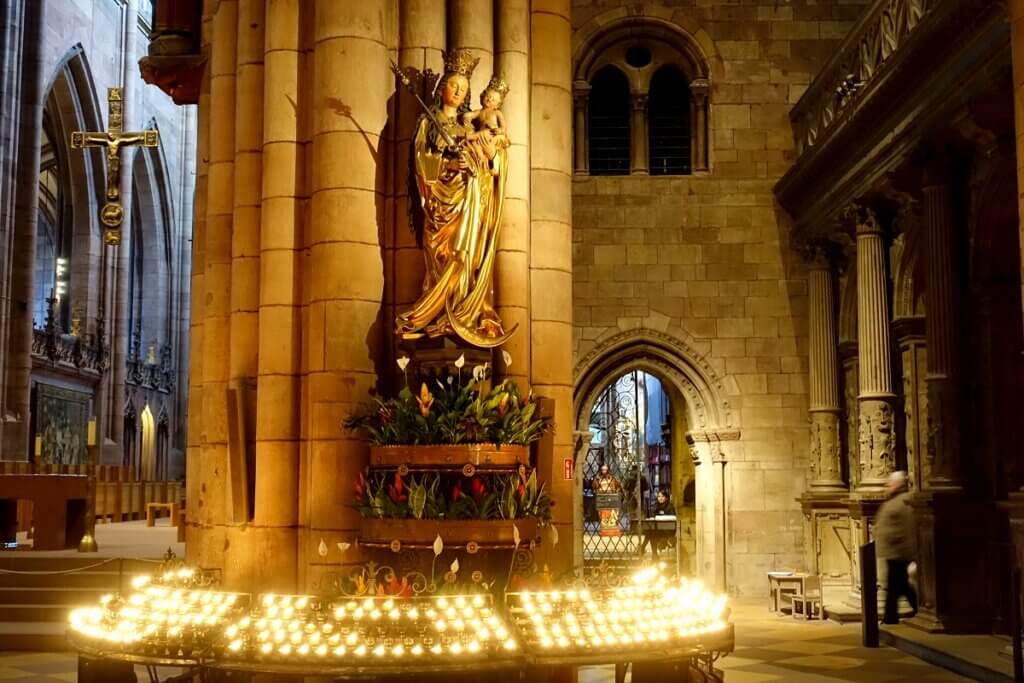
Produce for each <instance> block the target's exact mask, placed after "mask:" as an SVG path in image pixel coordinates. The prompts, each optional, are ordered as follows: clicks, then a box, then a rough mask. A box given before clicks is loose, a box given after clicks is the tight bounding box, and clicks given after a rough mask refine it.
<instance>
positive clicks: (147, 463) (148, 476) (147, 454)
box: [141, 403, 157, 481]
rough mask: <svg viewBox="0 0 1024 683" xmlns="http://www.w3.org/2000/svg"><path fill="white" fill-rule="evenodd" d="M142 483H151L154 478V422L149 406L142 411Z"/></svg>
mask: <svg viewBox="0 0 1024 683" xmlns="http://www.w3.org/2000/svg"><path fill="white" fill-rule="evenodd" d="M141 456H142V457H141V464H142V468H141V469H142V472H141V475H142V476H141V478H142V480H143V481H153V480H155V479H156V478H157V477H156V420H155V419H153V411H152V410H150V408H149V404H148V403H147V404H146V407H145V408H143V409H142V453H141Z"/></svg>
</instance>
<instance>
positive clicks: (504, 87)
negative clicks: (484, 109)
mask: <svg viewBox="0 0 1024 683" xmlns="http://www.w3.org/2000/svg"><path fill="white" fill-rule="evenodd" d="M487 90H493V91H494V92H496V93H498V94H499V95H501V96H502V97H505V95H507V94H508V83H506V82H505V79H504V78H498V77H497V76H491V81H490V82H489V83H488V84H487V87H486V88H484V91H485V92H486V91H487Z"/></svg>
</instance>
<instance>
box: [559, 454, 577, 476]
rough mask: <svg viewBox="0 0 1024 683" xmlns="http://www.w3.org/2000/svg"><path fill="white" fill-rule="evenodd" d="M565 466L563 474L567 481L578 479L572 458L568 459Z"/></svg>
mask: <svg viewBox="0 0 1024 683" xmlns="http://www.w3.org/2000/svg"><path fill="white" fill-rule="evenodd" d="M563 464H564V466H565V469H564V471H563V472H562V476H563V477H565V480H566V481H572V480H573V479H575V478H576V477H575V472H574V469H575V468H574V466H573V462H572V458H566V459H565V462H564V463H563Z"/></svg>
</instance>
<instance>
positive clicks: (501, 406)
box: [498, 393, 508, 417]
mask: <svg viewBox="0 0 1024 683" xmlns="http://www.w3.org/2000/svg"><path fill="white" fill-rule="evenodd" d="M507 412H508V394H507V393H503V394H502V395H501V400H500V401H498V415H500V416H502V417H505V413H507Z"/></svg>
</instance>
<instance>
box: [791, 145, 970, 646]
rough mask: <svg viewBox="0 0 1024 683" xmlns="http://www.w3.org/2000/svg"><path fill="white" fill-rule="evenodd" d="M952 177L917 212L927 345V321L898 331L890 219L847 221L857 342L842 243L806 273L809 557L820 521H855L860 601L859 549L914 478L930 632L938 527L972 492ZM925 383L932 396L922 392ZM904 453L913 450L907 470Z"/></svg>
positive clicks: (930, 179)
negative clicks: (888, 500)
mask: <svg viewBox="0 0 1024 683" xmlns="http://www.w3.org/2000/svg"><path fill="white" fill-rule="evenodd" d="M945 168H946V167H945V165H943V164H941V163H939V164H933V165H931V166H929V167H928V170H927V172H926V173H925V174H924V177H923V182H922V184H921V191H920V194H919V197H920V199H919V201H915V202H913V203H912V204H911V205H910V207H909V210H910V211H911V212H914V211H916V212H919V214H920V223H919V225H916V226H913V227H914V228H916V229H919V230H920V240H921V242H922V243H923V246H924V249H923V257H924V259H925V268H924V272H925V278H926V280H925V283H924V287H925V310H926V313H927V315H926V317H925V319H924V325H923V333H922V329H921V327H922V326H921V325H918V324H916V322H917V321H918V320H919V319H915V318H905V319H900V320H893V309H892V303H891V295H890V292H891V291H892V287H891V286H890V272H891V270H890V268H889V265H888V257H887V255H888V253H889V243H890V237H891V236H892V231H891V230H890V229H889V224H890V223H894V222H895V221H892V220H890V219H889V215H888V213H886V212H885V211H884V210H883V211H881V212H880V211H879V210H878V209H876V207H875V206H873V205H871V204H868V203H857V204H854V205H852V206H851V207H850V208H849V209H848V210H847V211H845V212H844V219H845V223H846V226H847V228H852V231H853V233H854V235H855V241H854V243H853V245H851V248H850V250H849V252H848V254H847V256H846V261H847V263H848V265H849V268H850V269H849V271H848V272H847V275H846V277H847V278H848V281H849V282H851V283H853V286H855V288H856V314H857V315H856V341H855V342H853V341H852V340H851V341H847V342H845V343H841V342H840V339H839V335H838V329H837V327H838V326H837V315H838V309H837V305H836V285H837V282H838V279H839V278H838V275H839V273H838V266H839V259H837V258H834V256H835V255H836V250H835V249H834V248H833V247H832V246H831V245H833V244H834V243H829V244H822V245H817V246H816V247H815V248H813V249H812V250H811V254H812V258H811V260H810V264H809V270H810V272H809V304H810V320H809V323H810V330H809V332H810V339H809V341H810V345H809V365H808V367H809V388H810V408H809V413H810V424H811V427H810V429H811V434H810V448H809V454H810V458H809V464H808V479H807V492H806V493H805V496H804V499H803V500H804V509H805V513H806V514H807V515H808V517H809V518H810V519H811V526H812V528H811V531H810V536H811V538H810V539H809V540H810V541H811V543H810V544H809V547H810V548H811V550H810V552H811V553H814V552H816V549H818V548H820V543H819V541H820V539H818V538H817V535H818V534H820V531H821V530H820V529H818V528H815V526H814V525H815V520H816V519H817V517H816V516H815V514H817V513H816V511H822V510H824V511H826V512H829V513H836V512H837V511H838V512H841V513H842V514H843V515H844V516H847V515H848V518H849V526H850V534H851V539H850V540H851V543H850V546H849V549H850V558H849V560H850V573H851V588H852V597H853V598H854V599H855V600H858V601H859V598H860V580H859V569H860V568H859V564H858V560H857V548H858V547H859V546H860V545H861V544H863V543H866V542H868V541H869V540H870V538H871V527H872V525H873V519H874V515H875V514H876V512H877V509H878V506H879V505H880V504H881V502H882V501H883V500H884V498H885V492H884V486H885V483H886V480H887V478H888V476H889V475H890V473H892V472H893V471H894V470H895V469H898V468H901V467H906V468H907V469H908V470H909V474H910V480H911V488H912V490H913V491H914V507H915V510H916V512H917V520H918V522H917V524H918V529H919V532H918V533H919V539H918V540H919V546H920V547H921V549H922V550H921V553H922V557H921V563H920V564H921V571H920V575H919V576H920V583H921V594H922V595H921V597H922V605H921V614H920V616H919V617H918V621H919V623H920V625H922V626H923V627H925V628H931V629H939V628H943V619H944V618H945V617H946V615H944V614H943V612H944V607H945V606H944V605H943V600H942V597H941V590H940V588H939V586H938V584H939V583H940V582H941V581H944V580H947V579H948V576H942V574H943V572H944V569H943V568H942V567H940V566H938V562H939V559H938V558H939V557H940V556H941V555H943V553H944V552H946V551H945V550H944V549H943V546H944V545H945V546H948V545H949V544H948V542H946V541H944V540H943V538H942V521H941V520H942V519H943V518H945V517H947V516H948V514H949V510H951V509H953V508H954V507H956V506H957V505H959V504H960V503H959V501H960V499H961V496H960V493H961V492H962V489H963V479H962V473H961V461H960V452H961V451H960V439H959V434H960V431H959V427H958V424H959V419H960V405H959V391H960V379H961V378H960V374H959V363H958V359H959V356H960V348H959V334H958V329H959V324H960V318H959V311H958V306H957V298H956V294H955V292H956V291H957V284H956V283H957V280H958V277H959V269H958V266H957V264H956V262H955V260H954V256H953V254H954V250H955V240H956V231H955V216H954V212H953V206H952V201H951V184H950V178H949V174H948V173H947V172H946V171H945ZM904 215H906V212H905V213H904ZM851 262H852V263H851ZM894 336H895V337H896V338H897V340H898V342H899V348H898V349H895V348H894V345H893V337H894ZM896 351H898V352H899V353H900V354H901V359H902V362H901V364H900V366H901V368H902V374H903V386H902V393H903V396H902V398H903V400H902V401H901V402H898V392H897V387H896V386H895V385H894V382H895V379H896V378H895V375H894V364H893V358H894V352H896ZM922 371H924V372H922ZM922 374H923V375H924V377H922V376H921V375H922ZM922 382H924V383H925V384H926V386H927V391H924V390H922V389H920V387H921V383H922ZM842 389H845V395H846V400H845V401H844V400H842V397H841V394H842V393H843V391H842ZM844 420H845V421H846V425H847V426H846V427H845V428H844V425H843V421H844ZM844 434H845V438H843V435H844ZM900 438H902V439H903V441H902V443H899V442H898V440H899V439H900ZM900 445H903V446H905V453H906V459H907V461H906V462H905V463H904V462H903V461H902V454H901V453H900V452H899V451H900V448H899V446H900ZM819 559H820V558H816V557H815V558H811V563H810V564H811V566H812V568H813V569H816V570H818V571H822V568H821V567H819V566H817V565H818V561H819Z"/></svg>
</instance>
